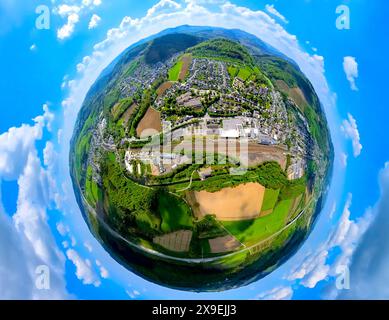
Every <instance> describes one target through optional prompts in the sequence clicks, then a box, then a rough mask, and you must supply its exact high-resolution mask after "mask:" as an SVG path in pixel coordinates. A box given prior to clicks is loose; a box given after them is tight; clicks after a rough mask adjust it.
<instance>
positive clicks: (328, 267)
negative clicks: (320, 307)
mask: <svg viewBox="0 0 389 320" xmlns="http://www.w3.org/2000/svg"><path fill="white" fill-rule="evenodd" d="M351 204H352V196H351V194H349V195H348V197H347V200H346V203H345V206H344V209H343V212H342V215H341V217H340V219H339V221H338V223H337V225H336V227H335V228H334V229H333V231H332V232H331V234H330V235H329V237H328V239H327V241H326V242H324V243H322V244H321V245H320V246H319V247H318V249H317V250H316V251H315V252H314V253H308V254H307V255H306V256H305V258H304V260H303V261H302V262H301V264H299V265H298V266H296V267H295V268H294V269H293V270H292V271H291V272H290V273H289V275H288V276H287V279H288V280H289V281H294V280H300V283H301V284H302V285H303V286H305V287H307V288H315V287H316V285H317V284H318V283H319V282H320V281H323V280H326V279H328V278H329V277H334V276H336V275H337V270H338V267H348V266H349V265H350V261H351V257H352V254H353V252H354V251H355V248H356V246H357V244H358V243H359V241H360V240H361V238H362V236H363V234H364V233H365V232H366V230H367V228H368V226H369V224H370V222H371V213H370V210H367V211H366V212H365V214H364V215H363V216H362V218H359V219H357V220H351V218H350V216H351V212H350V207H351ZM334 248H339V249H340V250H341V253H340V254H339V255H338V256H337V257H336V259H335V261H334V262H333V263H332V264H330V263H328V257H329V253H330V251H331V250H332V249H334Z"/></svg>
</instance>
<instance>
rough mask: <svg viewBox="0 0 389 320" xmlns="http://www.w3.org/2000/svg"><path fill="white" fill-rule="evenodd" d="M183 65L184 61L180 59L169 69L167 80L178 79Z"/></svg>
mask: <svg viewBox="0 0 389 320" xmlns="http://www.w3.org/2000/svg"><path fill="white" fill-rule="evenodd" d="M183 65H184V62H183V61H182V60H180V61H178V62H177V63H176V64H175V65H174V66H173V67H172V68H171V69H170V70H169V81H178V78H179V76H180V73H181V69H182V66H183Z"/></svg>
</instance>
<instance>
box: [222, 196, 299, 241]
mask: <svg viewBox="0 0 389 320" xmlns="http://www.w3.org/2000/svg"><path fill="white" fill-rule="evenodd" d="M293 201H294V200H293V199H289V200H283V201H281V202H279V203H278V204H277V206H276V207H275V209H274V211H273V213H272V214H270V215H267V216H265V217H261V218H258V219H255V220H247V221H236V222H234V221H223V225H224V227H226V229H227V230H228V231H229V232H230V233H231V234H232V235H234V236H235V237H236V238H237V239H238V240H239V241H241V242H242V243H244V244H246V245H254V244H256V243H258V242H259V241H262V240H265V239H266V238H268V237H270V236H271V235H273V234H274V233H276V232H277V231H279V230H281V229H282V227H284V226H285V224H286V219H287V217H288V214H289V211H290V208H291V206H292V204H293Z"/></svg>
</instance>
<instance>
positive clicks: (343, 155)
mask: <svg viewBox="0 0 389 320" xmlns="http://www.w3.org/2000/svg"><path fill="white" fill-rule="evenodd" d="M347 160H348V156H347V154H346V153H344V152H342V153H341V154H340V163H341V165H342V167H343V168H346V167H347Z"/></svg>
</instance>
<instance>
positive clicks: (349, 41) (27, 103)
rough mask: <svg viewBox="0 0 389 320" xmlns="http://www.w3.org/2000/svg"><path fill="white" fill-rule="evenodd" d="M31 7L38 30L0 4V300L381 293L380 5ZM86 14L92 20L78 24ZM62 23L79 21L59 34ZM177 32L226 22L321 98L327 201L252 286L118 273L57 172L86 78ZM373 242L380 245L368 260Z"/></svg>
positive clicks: (384, 145) (16, 4)
mask: <svg viewBox="0 0 389 320" xmlns="http://www.w3.org/2000/svg"><path fill="white" fill-rule="evenodd" d="M100 2H101V3H100ZM41 3H42V4H47V6H48V7H49V8H50V12H51V13H50V16H51V23H50V24H51V25H50V29H49V30H37V29H36V28H35V19H36V17H37V15H36V14H35V7H36V2H35V1H29V0H28V1H23V2H22V1H12V2H10V1H5V0H0V21H1V23H0V52H1V53H0V54H1V59H0V70H2V72H1V77H0V92H1V95H0V105H1V107H2V117H1V121H0V186H1V187H0V190H1V196H0V229H1V230H0V240H2V239H8V240H7V241H8V242H9V243H7V242H5V241H1V242H0V246H1V248H2V250H0V265H1V266H2V267H3V268H2V269H1V270H4V271H0V287H2V288H8V289H7V290H6V292H4V293H0V298H2V297H3V296H2V295H4V298H78V299H134V298H135V299H150V298H161V299H169V298H176V299H181V298H182V299H185V298H189V299H198V298H204V299H207V298H218V299H233V298H239V299H242V298H243V299H255V298H274V299H276V298H293V299H303V298H304V299H322V298H336V297H347V298H359V297H368V298H382V297H387V298H389V293H388V292H387V291H386V290H385V288H384V286H383V284H382V281H378V279H382V278H383V277H386V273H384V271H382V270H381V269H377V268H373V267H372V266H374V265H375V264H380V263H385V262H386V260H385V259H387V258H388V257H389V252H387V251H389V249H388V250H386V249H387V248H386V245H385V243H386V242H388V241H387V240H388V239H386V238H385V237H387V235H386V234H385V232H383V231H382V230H381V232H380V229H379V225H378V223H376V221H381V225H385V223H386V220H385V217H386V215H387V213H388V210H387V209H386V206H385V201H383V200H384V198H385V195H386V192H387V190H389V183H388V180H389V179H388V174H387V171H389V168H387V167H385V163H386V162H387V161H389V141H388V139H386V137H387V135H386V126H387V119H389V115H388V113H389V109H388V108H387V107H388V104H387V102H386V101H387V99H386V92H387V88H386V83H387V79H386V77H387V74H389V64H388V63H387V61H386V59H387V57H388V50H389V41H388V40H389V39H388V38H389V34H388V33H389V31H388V30H389V29H388V26H387V23H386V22H385V21H386V17H387V15H388V13H389V12H388V11H389V10H388V8H389V5H388V4H387V3H386V2H385V1H374V2H372V1H370V2H367V1H362V0H359V1H358V0H355V1H338V0H333V1H330V0H328V1H321V0H310V1H309V0H295V1H293V5H292V4H291V1H286V0H285V1H282V0H278V1H270V0H269V1H231V2H230V3H227V4H226V3H225V1H212V3H207V1H187V2H185V1H179V0H177V1H161V2H158V1H150V0H147V1H142V2H139V1H119V0H111V1H107V0H102V1H96V0H95V1H92V0H90V1H88V0H86V1H84V2H83V1H82V0H68V1H66V0H56V1H41ZM158 3H159V4H158ZM341 4H345V5H347V6H348V7H349V9H350V14H351V16H350V17H351V29H350V30H338V29H337V28H336V26H335V21H336V19H337V15H336V13H335V10H336V8H337V7H338V6H339V5H341ZM63 5H67V7H63ZM153 6H154V9H152V10H150V8H153ZM61 8H62V11H61ZM69 8H70V9H69ZM65 9H67V10H65ZM148 10H150V11H149V13H147V12H148ZM61 12H62V13H61ZM199 13H200V14H199ZM93 15H96V16H98V17H99V18H100V19H98V18H96V17H95V19H97V20H96V21H98V23H97V26H96V27H95V28H91V29H90V28H89V24H90V21H91V19H92V16H93ZM75 16H77V17H76V19H75V20H74V21H78V22H76V23H74V26H73V25H70V24H69V25H68V28H63V27H64V25H65V24H66V23H67V21H68V19H69V21H71V20H72V19H74V18H75ZM126 16H127V17H131V19H129V18H125V17H126ZM69 17H70V18H69ZM123 19H124V22H123V23H122V21H123ZM187 23H189V24H198V25H218V26H224V27H227V28H229V27H234V28H236V27H239V28H241V29H243V30H246V31H248V32H251V33H254V34H256V35H257V36H259V37H261V38H262V39H263V40H265V41H268V42H269V43H271V44H272V45H273V46H275V47H276V48H277V49H279V50H280V51H282V52H284V53H285V54H287V55H289V56H291V57H292V58H294V59H295V60H296V61H297V63H299V65H300V67H301V68H302V70H303V71H304V72H305V73H306V74H307V76H308V77H309V78H310V80H311V81H312V83H313V84H314V86H315V89H316V91H317V92H318V94H319V96H320V98H321V101H322V103H323V105H324V107H325V110H326V113H327V117H328V119H329V122H330V126H331V132H332V135H333V139H334V144H335V149H336V152H337V158H336V161H335V175H334V179H333V182H332V186H331V191H330V195H329V198H328V203H327V205H326V208H325V210H324V211H323V213H322V214H321V216H320V219H319V221H318V223H317V225H316V227H315V229H314V230H313V232H312V234H311V236H310V237H309V239H308V240H307V242H306V243H305V245H304V246H303V247H302V248H301V250H300V251H299V252H298V253H297V254H296V255H295V256H294V257H293V258H292V259H290V260H289V261H288V262H287V263H286V264H285V265H283V266H282V267H280V268H279V269H277V270H276V271H275V272H273V273H272V274H271V275H269V276H268V277H266V278H265V279H262V280H260V281H259V282H257V283H254V284H252V285H250V286H248V287H244V288H240V289H237V290H233V291H228V292H223V293H214V294H192V293H185V292H179V291H174V290H170V289H166V288H163V287H160V286H156V285H154V284H150V283H148V282H147V281H145V280H143V279H141V278H139V277H137V276H135V275H133V274H131V273H130V272H129V271H127V270H125V269H124V268H123V267H121V266H120V265H119V264H117V263H116V262H115V261H114V260H112V259H111V258H110V257H109V255H108V254H107V253H106V252H105V251H104V250H103V249H102V248H101V246H100V245H99V244H98V243H97V241H96V240H95V239H94V238H93V237H92V236H91V235H90V233H89V231H88V230H87V227H86V225H85V223H84V222H83V220H82V217H81V214H80V213H79V211H78V208H77V205H76V204H75V202H74V197H73V195H72V190H71V186H70V185H69V177H68V172H67V163H66V159H67V151H68V138H69V136H70V134H71V132H72V126H73V124H74V118H75V116H76V115H77V111H78V109H79V107H80V105H81V103H82V100H83V97H84V96H85V93H86V91H87V90H88V88H89V87H90V85H91V84H92V83H93V82H94V80H95V79H96V77H97V76H98V74H99V72H100V71H101V70H102V69H103V68H104V67H105V66H106V65H107V64H109V62H110V61H112V59H113V58H114V57H116V56H117V55H118V54H119V53H120V52H121V51H122V50H123V49H124V48H125V47H127V46H128V45H130V44H131V43H133V42H134V41H136V40H139V39H141V38H143V37H144V36H147V35H149V34H152V33H156V32H158V31H160V30H162V29H164V28H165V27H169V26H174V25H181V24H187ZM72 27H74V29H72ZM112 29H113V30H112ZM59 30H61V31H59ZM69 30H70V31H69ZM109 30H111V31H110V32H108V31H109ZM122 35H124V37H123V36H122ZM85 57H87V58H85ZM345 57H349V58H346V61H349V64H347V66H346V68H344V64H343V63H344V59H345ZM350 61H351V62H350ZM356 70H358V72H356ZM346 71H347V72H348V73H349V75H350V76H351V77H354V79H355V84H356V86H357V87H358V90H352V88H351V85H350V82H349V81H348V79H347V77H346ZM44 105H46V107H44V108H43V106H44ZM38 116H39V118H37V117H38ZM346 158H347V161H345V159H346ZM366 230H368V231H367V232H366V236H363V234H364V232H365V231H366ZM375 233H376V234H377V235H380V236H382V239H379V240H380V243H382V247H381V251H380V253H377V254H373V252H375V250H374V248H375V247H374V246H376V244H375V243H374V241H372V240H371V239H372V237H371V236H370V237H369V235H370V234H375ZM1 235H3V237H2V236H1ZM6 236H7V237H6ZM12 241H13V242H12ZM11 243H12V244H13V245H14V247H13V248H15V249H14V250H11V248H10V244H11ZM388 243H389V242H388ZM16 253H18V254H16ZM353 255H355V257H356V258H355V259H352V257H353ZM362 255H364V256H365V257H369V260H368V261H369V264H367V265H366V266H363V265H362V264H363V262H360V261H361V259H358V257H359V256H362ZM352 260H353V261H352ZM365 262H366V261H365ZM40 264H46V265H48V266H49V268H50V270H51V279H52V281H51V290H49V291H48V292H46V291H42V290H37V289H36V288H35V286H34V279H35V278H36V275H35V268H36V266H38V265H40ZM339 266H345V267H348V268H349V270H350V277H351V282H350V289H349V290H345V291H337V290H335V287H334V284H335V281H336V278H337V277H338V275H339V274H338V271H337V268H338V267H339ZM9 274H12V275H13V276H12V277H10V276H9ZM369 281H370V283H371V285H367V284H366V282H369ZM21 284H23V285H21ZM360 288H364V290H363V291H361V290H360Z"/></svg>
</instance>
